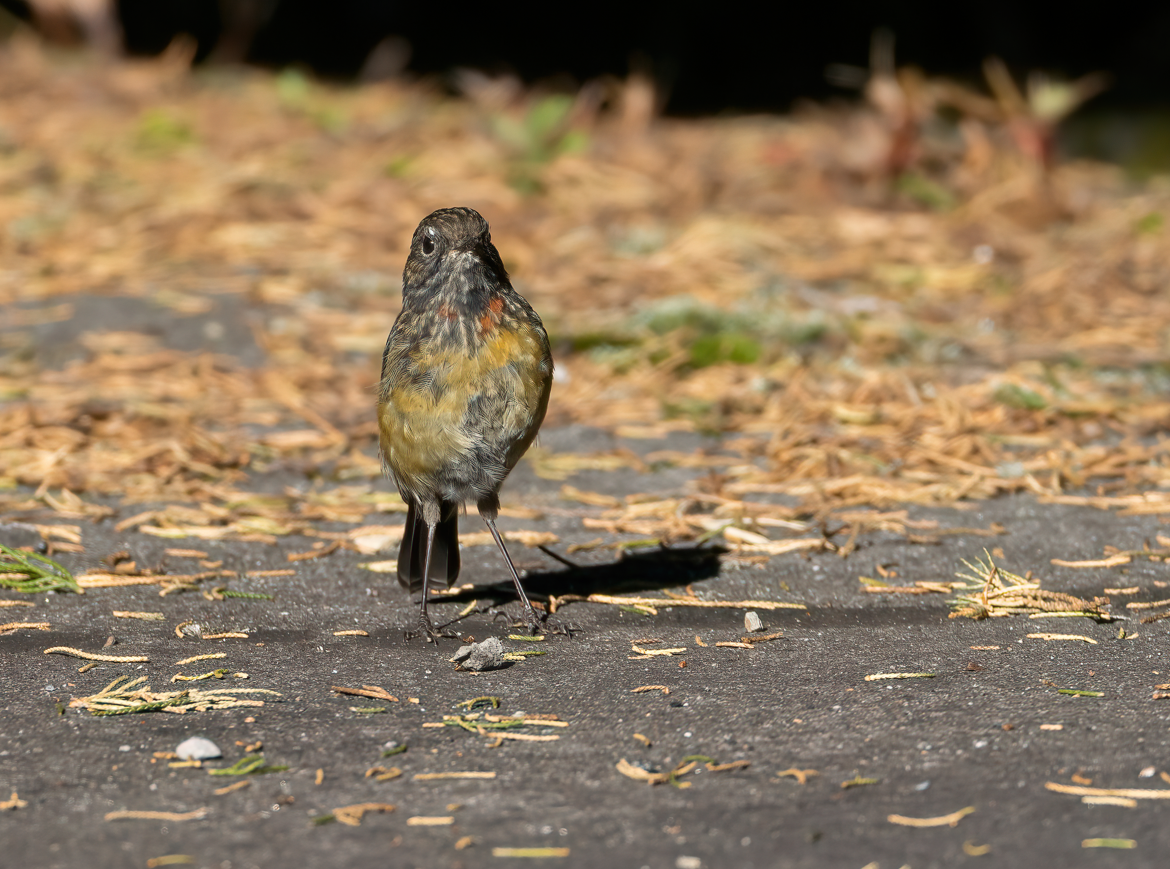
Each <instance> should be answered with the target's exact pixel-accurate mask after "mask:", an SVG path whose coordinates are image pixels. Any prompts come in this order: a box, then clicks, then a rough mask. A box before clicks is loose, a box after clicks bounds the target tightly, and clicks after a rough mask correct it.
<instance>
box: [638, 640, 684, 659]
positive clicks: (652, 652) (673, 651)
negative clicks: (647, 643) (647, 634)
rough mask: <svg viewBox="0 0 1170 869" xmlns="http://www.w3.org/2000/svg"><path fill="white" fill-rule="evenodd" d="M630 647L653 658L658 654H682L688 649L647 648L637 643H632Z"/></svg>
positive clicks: (666, 655) (664, 655) (665, 655)
mask: <svg viewBox="0 0 1170 869" xmlns="http://www.w3.org/2000/svg"><path fill="white" fill-rule="evenodd" d="M630 648H631V649H632V650H633V651H635V652H637V653H638V654H639V655H646V656H648V657H651V658H654V657H658V656H663V657H669V656H670V655H681V654H682V653H683V652H685V651H686V649H685V648H682V647H679V648H677V649H646V648H643V647H642V646H639V645H638V644H637V643H630Z"/></svg>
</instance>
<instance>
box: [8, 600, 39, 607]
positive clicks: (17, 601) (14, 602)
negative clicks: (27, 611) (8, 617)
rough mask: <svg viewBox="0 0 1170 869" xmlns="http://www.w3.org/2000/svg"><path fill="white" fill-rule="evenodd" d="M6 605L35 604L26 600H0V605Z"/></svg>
mask: <svg viewBox="0 0 1170 869" xmlns="http://www.w3.org/2000/svg"><path fill="white" fill-rule="evenodd" d="M6 606H36V604H35V603H32V602H31V601H27V600H0V607H6Z"/></svg>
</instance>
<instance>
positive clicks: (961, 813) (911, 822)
mask: <svg viewBox="0 0 1170 869" xmlns="http://www.w3.org/2000/svg"><path fill="white" fill-rule="evenodd" d="M973 811H975V807H974V806H967V807H966V808H965V809H959V810H958V811H957V812H951V813H950V814H949V815H939V816H938V817H937V818H907V817H906V816H905V815H887V816H886V820H887V821H889V822H890V823H891V824H901V825H902V826H903V827H957V826H958V825H959V821H961V820H963V818H965V817H967V815H969V814H971V813H972V812H973Z"/></svg>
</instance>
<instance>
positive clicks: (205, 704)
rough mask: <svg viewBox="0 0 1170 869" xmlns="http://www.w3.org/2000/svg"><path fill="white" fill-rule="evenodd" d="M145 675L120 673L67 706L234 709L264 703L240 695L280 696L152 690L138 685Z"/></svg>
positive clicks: (118, 711) (126, 711)
mask: <svg viewBox="0 0 1170 869" xmlns="http://www.w3.org/2000/svg"><path fill="white" fill-rule="evenodd" d="M146 679H147V677H146V676H139V677H138V678H137V679H131V678H130V677H129V676H119V677H118V678H117V679H115V680H114V681H113V682H111V683H110V684H109V685H107V686H106V687H105V688H103V689H102V690H101V691H99V692H98V693H97V694H93V695H91V696H89V697H75V698H73V699H72V700H70V701H69V706H70V708H83V709H88V710H89V711H90V712H92V713H93V714H94V715H130V714H137V713H142V712H175V713H179V714H183V713H186V712H193V711H197V712H203V711H205V710H208V709H235V708H238V707H241V706H263V705H264V703H265V701H263V700H259V699H250V698H247V697H241V696H239V695H247V694H263V695H265V696H268V697H280V696H281V694H280V692H278V691H269V690H268V689H265V688H217V689H215V690H211V691H201V690H198V689H195V688H188V689H186V690H184V691H162V692H157V691H151V689H150V686H149V685H146V686H144V687H139V686H141V685H142V684H143V683H144V682H145V681H146Z"/></svg>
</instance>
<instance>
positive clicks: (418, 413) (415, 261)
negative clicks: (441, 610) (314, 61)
mask: <svg viewBox="0 0 1170 869" xmlns="http://www.w3.org/2000/svg"><path fill="white" fill-rule="evenodd" d="M552 382H553V359H552V351H551V348H550V345H549V339H548V333H547V332H546V331H545V328H544V324H543V323H542V322H541V319H540V316H539V315H538V314H537V313H536V311H534V310H533V309H532V306H531V305H529V304H528V302H527V300H525V299H524V297H523V296H521V295H520V294H519V293H518V292H516V290H515V289H513V287H512V283H511V281H510V280H509V278H508V272H507V271H506V270H505V268H504V264H503V262H502V261H501V259H500V254H499V251H497V250H496V247H495V245H494V244H492V237H491V231H490V229H489V227H488V223H487V221H486V220H484V218H483V217H482V216H481V215H480V214H479V212H477V211H476V210H475V209H472V208H465V207H460V208H441V209H439V210H437V211H435V212H433V213H431V214H430V215H428V216H427V217H425V218H423V220H422V221H421V222H420V223H419V225H418V228H417V229H416V230H415V231H414V236H413V238H412V239H411V242H410V253H409V255H408V256H407V259H406V267H405V268H404V269H403V272H402V310H401V312H400V313H399V315H398V317H397V319H396V320H395V321H394V325H393V326H392V327H391V329H390V334H389V335H388V336H387V338H386V348H385V351H384V352H383V354H382V376H381V380H380V382H379V386H378V403H377V414H378V441H379V447H380V452H381V458H382V467H383V470H384V472H385V473H386V475H387V476H389V477H390V478H391V479H392V480H393V482H394V484H395V485H396V486H397V488H398V493H399V494H400V495H401V497H402V500H403V501H404V502H405V503H406V506H407V513H406V526H405V528H404V531H403V535H402V543H401V546H400V548H399V551H398V582H399V583H400V584H401V585H402V586H403V587H405V588H406V589H408V590H409V591H410V592H412V593H413V592H415V591H419V590H420V589H421V591H422V605H421V607H420V610H419V629H420V632H421V633H423V634H425V636H426V638H427V639H428V640H429V641H435V640H436V634H435V629H434V626H433V625H432V623H431V619H430V616H429V615H428V613H427V600H428V597H429V594H430V589H431V588H432V587H433V586H434V584H435V583H437V582H440V581H445V582H446V583H447V585H448V586H450V585H451V584H452V583H454V581H455V579H456V577H458V576H459V568H460V558H459V512H460V510H461V509H463V508H464V506H465V504H466V503H467V502H468V501H471V502H474V503H475V505H476V507H477V508H478V509H479V515H480V517H481V518H482V519H483V521H484V522H485V523H486V524H487V527H488V530H489V531H491V534H492V537H493V539H494V540H495V542H496V545H497V546H498V547H499V550H500V553H501V554H502V555H503V556H504V561H506V562H507V564H508V570H509V571H510V572H511V574H512V581H513V582H514V583H515V586H516V594H517V596H518V597H519V599H520V603H521V605H522V606H523V608H524V615H525V619H526V621H527V624H528V628H529V630H530V631H531V632H532V633H534V634H535V633H537V632H539V630H540V628H539V619H538V618H537V615H536V611H535V610H534V609H533V606H532V603H531V601H529V599H528V595H527V594H525V592H524V587H523V586H522V585H521V583H520V574H519V573H517V571H516V565H515V564H514V563H513V562H512V558H511V556H510V555H509V554H508V548H507V546H505V545H504V539H503V537H501V536H500V532H499V530H498V529H497V528H496V518H497V516H498V515H499V512H500V486H501V485H503V482H504V479H505V478H506V477H507V476H508V473H509V472H510V471H511V470H512V468H514V467H515V466H516V463H517V462H518V461H519V460H520V457H521V456H523V455H524V453H525V451H526V450H527V449H528V447H529V446H530V445H531V444H532V442H533V440H534V439H535V438H536V435H537V432H538V431H539V429H540V425H541V423H542V422H543V421H544V416H545V412H546V411H547V409H548V401H549V393H550V392H551V390H552Z"/></svg>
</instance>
